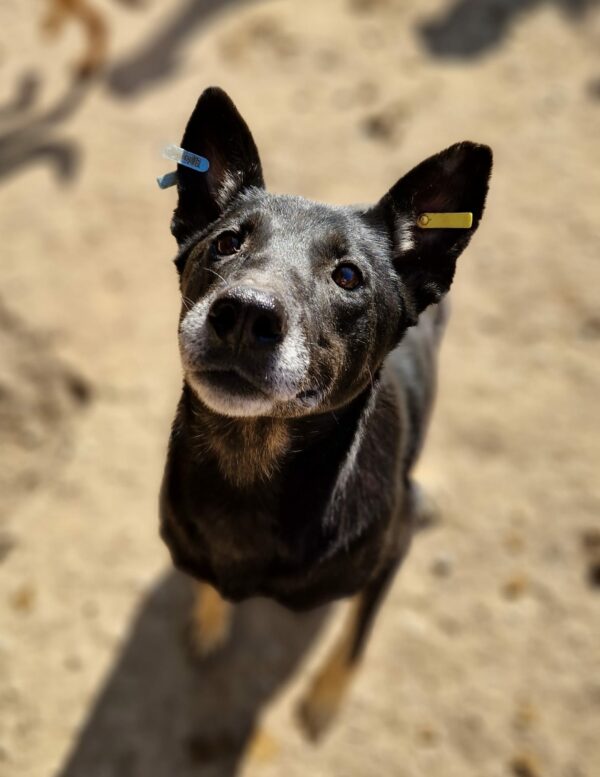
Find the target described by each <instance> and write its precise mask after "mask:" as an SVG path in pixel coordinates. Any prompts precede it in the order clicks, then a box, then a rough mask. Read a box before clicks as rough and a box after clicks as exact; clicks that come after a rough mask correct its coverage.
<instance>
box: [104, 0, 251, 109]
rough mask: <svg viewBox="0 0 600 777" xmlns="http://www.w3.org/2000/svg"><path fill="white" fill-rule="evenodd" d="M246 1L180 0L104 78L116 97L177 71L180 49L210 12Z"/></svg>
mask: <svg viewBox="0 0 600 777" xmlns="http://www.w3.org/2000/svg"><path fill="white" fill-rule="evenodd" d="M245 1H246V2H247V0H183V2H182V3H181V5H180V6H179V7H178V8H177V9H176V10H175V12H174V13H173V14H172V15H171V16H170V17H169V18H168V19H166V20H162V21H161V23H160V26H159V27H158V29H157V30H156V31H155V33H154V34H153V35H151V36H150V38H149V39H148V40H146V41H145V42H144V43H143V44H142V45H141V46H140V47H139V48H138V49H137V50H136V51H134V52H133V53H132V54H129V55H128V56H126V57H125V58H123V59H122V60H121V61H120V62H117V63H116V64H115V65H114V66H113V67H112V68H110V69H109V71H108V75H107V77H106V81H107V85H108V88H109V89H110V91H111V92H112V93H113V94H114V95H116V96H117V97H122V98H125V97H133V96H134V95H137V94H139V93H141V92H143V91H145V90H146V89H149V88H151V87H152V86H153V85H154V84H155V83H156V82H160V81H162V80H164V79H165V78H168V77H170V76H172V75H173V74H174V73H175V72H176V71H177V69H178V67H179V63H180V57H181V49H182V47H183V45H184V43H185V42H186V40H189V39H190V38H192V37H194V35H195V34H196V33H197V29H198V27H199V26H200V25H201V24H203V23H204V22H205V21H206V20H207V18H208V17H210V16H212V15H213V14H214V13H217V12H219V11H223V10H224V9H226V8H228V7H229V6H232V5H241V4H242V3H243V2H245Z"/></svg>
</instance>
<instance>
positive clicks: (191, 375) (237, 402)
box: [186, 370, 289, 418]
mask: <svg viewBox="0 0 600 777" xmlns="http://www.w3.org/2000/svg"><path fill="white" fill-rule="evenodd" d="M186 380H187V383H188V384H189V386H190V388H191V389H192V391H193V392H194V393H195V394H196V396H197V397H198V399H200V401H201V402H203V403H204V404H205V405H206V406H207V407H208V408H209V409H210V410H212V411H213V412H215V413H218V414H219V415H225V416H230V417H232V418H250V417H257V416H273V415H279V413H278V409H280V408H281V405H282V404H285V403H286V402H287V401H289V398H288V397H285V398H284V397H278V396H277V395H274V394H272V393H271V392H270V391H268V389H266V388H259V387H258V386H256V385H255V384H254V383H251V382H250V381H248V380H247V379H246V378H244V377H243V376H241V375H239V374H238V373H237V372H234V371H233V370H211V371H206V372H204V371H203V372H198V371H193V372H187V373H186Z"/></svg>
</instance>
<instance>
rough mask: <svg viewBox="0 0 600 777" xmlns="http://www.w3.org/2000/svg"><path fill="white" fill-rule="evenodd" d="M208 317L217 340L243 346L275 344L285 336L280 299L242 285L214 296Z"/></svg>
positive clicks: (282, 308)
mask: <svg viewBox="0 0 600 777" xmlns="http://www.w3.org/2000/svg"><path fill="white" fill-rule="evenodd" d="M208 320H209V323H210V325H211V326H212V329H213V331H214V332H215V334H216V335H217V337H218V338H219V340H221V341H223V342H224V343H226V344H227V345H230V346H232V347H237V346H238V345H239V346H240V347H247V348H258V347H268V346H274V345H277V343H280V342H281V341H282V340H283V338H284V336H285V331H286V323H287V322H286V315H285V310H284V307H283V304H282V302H281V300H279V299H278V298H277V297H276V296H275V295H274V294H271V293H270V292H267V291H263V290H262V289H255V288H252V287H246V286H243V287H242V286H239V287H237V288H233V289H228V290H227V291H225V292H223V294H221V295H220V296H219V297H217V299H216V300H215V301H214V302H213V304H212V305H211V307H210V310H209V312H208Z"/></svg>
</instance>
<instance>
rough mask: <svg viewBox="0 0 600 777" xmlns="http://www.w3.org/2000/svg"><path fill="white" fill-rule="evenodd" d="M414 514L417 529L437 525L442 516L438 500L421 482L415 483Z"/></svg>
mask: <svg viewBox="0 0 600 777" xmlns="http://www.w3.org/2000/svg"><path fill="white" fill-rule="evenodd" d="M412 496H413V514H414V518H415V528H416V530H417V531H422V530H423V529H430V528H432V527H434V526H437V525H438V524H439V523H440V521H441V518H442V514H441V509H440V506H439V504H438V502H437V501H436V500H435V498H434V497H433V496H432V495H431V494H430V492H429V491H426V490H425V489H424V488H423V486H421V485H420V484H419V483H413V492H412Z"/></svg>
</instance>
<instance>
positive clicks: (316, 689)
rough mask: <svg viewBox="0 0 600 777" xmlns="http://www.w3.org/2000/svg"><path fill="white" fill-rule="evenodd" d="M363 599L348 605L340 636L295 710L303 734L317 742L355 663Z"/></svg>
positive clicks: (337, 704) (360, 597)
mask: <svg viewBox="0 0 600 777" xmlns="http://www.w3.org/2000/svg"><path fill="white" fill-rule="evenodd" d="M361 604H362V595H361V594H359V595H358V596H356V597H355V598H354V599H353V601H352V604H351V610H350V612H349V613H348V617H347V620H346V622H345V624H344V627H343V632H342V634H341V636H340V638H339V640H338V641H337V642H336V644H335V645H334V647H333V650H332V651H331V653H330V654H329V655H328V656H327V659H326V661H325V663H324V664H323V666H322V667H321V669H320V670H319V672H318V673H317V675H316V677H315V678H314V680H313V681H312V683H311V685H310V688H309V690H308V693H307V694H306V695H305V696H304V697H303V699H302V701H301V702H300V705H299V707H298V711H297V712H298V720H299V722H300V725H301V726H302V728H303V730H304V732H305V734H306V735H307V736H308V737H309V739H312V740H313V741H316V740H317V739H319V738H320V737H321V736H322V735H323V733H324V732H325V731H326V729H327V728H329V726H330V724H331V723H332V721H333V720H334V718H335V717H336V715H337V714H338V712H339V709H340V707H341V704H342V701H343V699H344V697H345V695H346V692H347V690H348V687H349V685H350V682H351V680H352V677H353V675H354V672H355V670H356V668H357V662H356V661H353V660H352V649H353V646H354V643H355V639H356V634H357V628H358V624H359V618H360V611H361Z"/></svg>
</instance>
